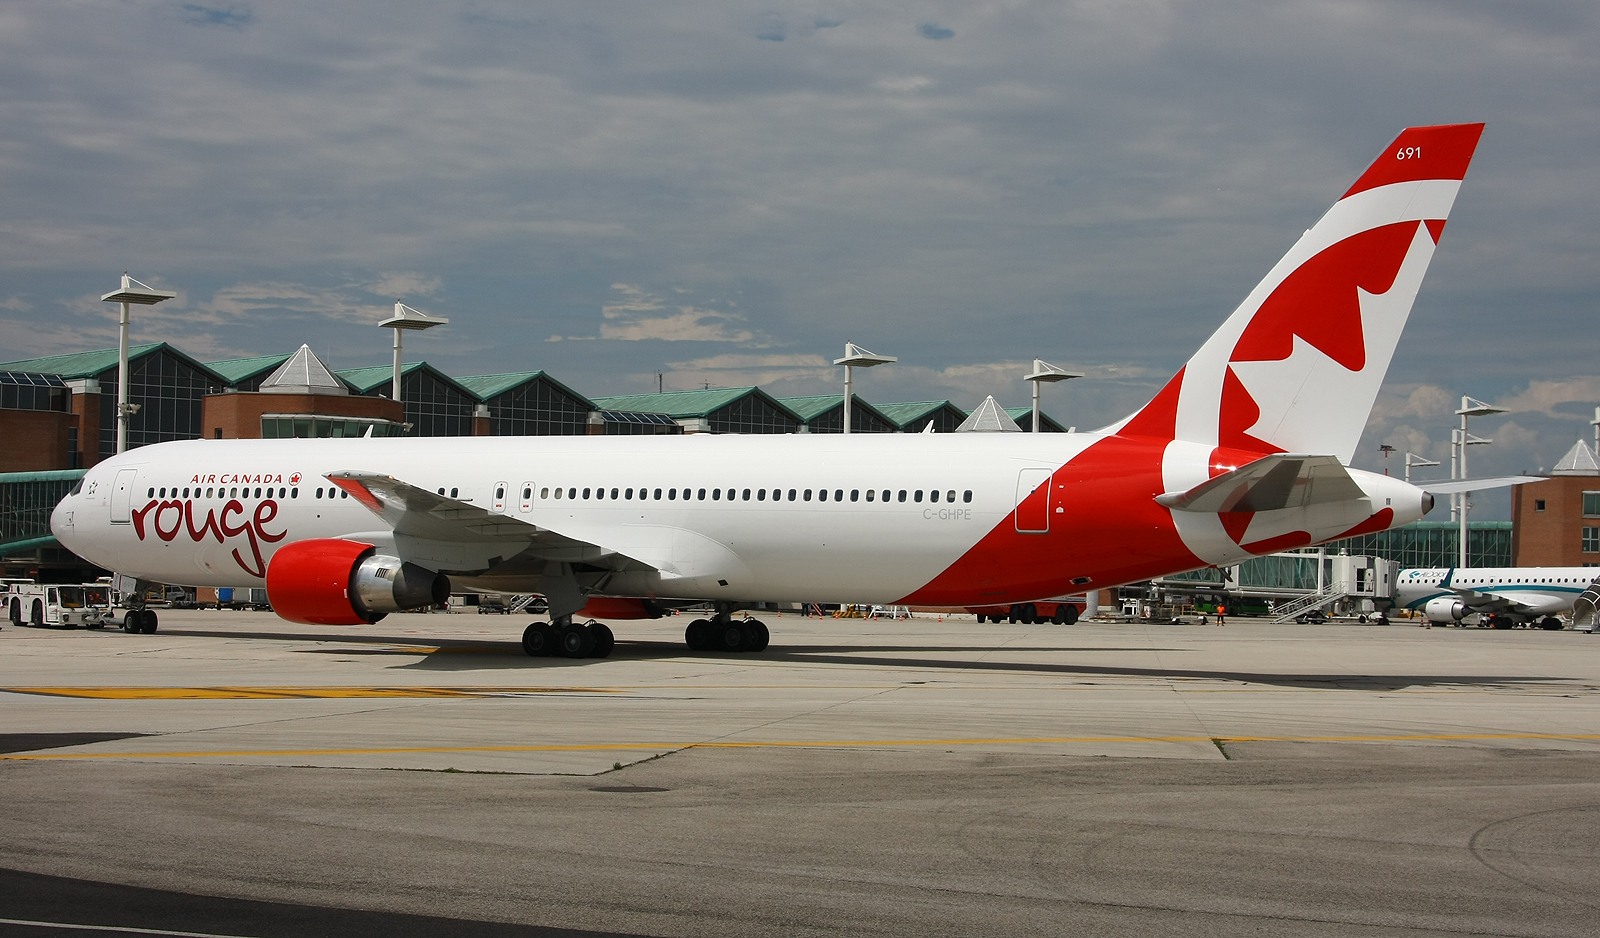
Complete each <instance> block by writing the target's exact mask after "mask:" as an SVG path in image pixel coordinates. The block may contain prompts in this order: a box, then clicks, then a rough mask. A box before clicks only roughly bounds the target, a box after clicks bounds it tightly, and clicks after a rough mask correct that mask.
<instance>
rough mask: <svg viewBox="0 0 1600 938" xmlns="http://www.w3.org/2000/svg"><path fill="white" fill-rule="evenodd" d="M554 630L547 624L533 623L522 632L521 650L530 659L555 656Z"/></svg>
mask: <svg viewBox="0 0 1600 938" xmlns="http://www.w3.org/2000/svg"><path fill="white" fill-rule="evenodd" d="M555 648H556V630H555V629H554V628H552V627H551V626H550V623H548V622H535V623H533V624H532V625H530V626H528V627H527V628H525V629H523V630H522V650H523V651H525V652H527V653H528V657H530V658H543V657H545V656H547V655H553V654H555Z"/></svg>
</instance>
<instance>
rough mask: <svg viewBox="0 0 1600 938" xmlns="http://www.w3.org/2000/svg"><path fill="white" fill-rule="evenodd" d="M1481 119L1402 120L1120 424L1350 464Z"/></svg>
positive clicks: (1127, 429)
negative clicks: (1344, 188) (1357, 174)
mask: <svg viewBox="0 0 1600 938" xmlns="http://www.w3.org/2000/svg"><path fill="white" fill-rule="evenodd" d="M1482 132H1483V125H1482V124H1453V125H1448V126H1440V127H1412V128H1410V129H1407V130H1405V131H1404V132H1402V133H1401V134H1400V136H1399V137H1397V138H1396V139H1395V141H1394V142H1393V143H1392V144H1390V145H1389V146H1388V147H1386V148H1385V149H1384V151H1383V153H1382V154H1380V155H1379V157H1378V158H1377V160H1375V161H1374V162H1373V164H1372V166H1371V167H1369V168H1368V169H1367V171H1366V172H1365V173H1363V174H1362V176H1361V178H1360V179H1358V180H1357V181H1356V183H1355V185H1353V186H1351V187H1350V190H1349V191H1348V192H1346V193H1345V194H1344V195H1343V196H1342V197H1341V198H1340V199H1339V201H1338V202H1336V203H1334V205H1333V208H1331V209H1329V210H1328V213H1327V214H1326V215H1324V216H1323V217H1322V220H1321V221H1319V222H1317V224H1316V225H1315V226H1314V227H1312V228H1311V230H1309V231H1307V232H1306V233H1305V235H1304V236H1302V237H1301V238H1300V240H1299V241H1298V242H1297V243H1296V244H1295V245H1294V247H1293V248H1291V249H1290V250H1289V252H1288V254H1286V255H1284V257H1283V259H1282V260H1280V261H1279V262H1278V263H1277V265H1276V266H1274V267H1273V269H1272V271H1271V272H1270V273H1268V274H1267V276H1266V278H1265V279H1263V280H1262V281H1261V283H1259V284H1257V285H1256V287H1255V289H1254V290H1252V291H1250V295H1249V296H1248V297H1247V298H1246V299H1245V301H1244V302H1243V303H1241V304H1240V305H1239V307H1238V308H1237V309H1235V310H1234V311H1233V314H1232V315H1231V316H1229V317H1228V319H1227V321H1226V322H1224V323H1223V324H1222V327H1221V328H1220V329H1218V330H1217V331H1216V332H1215V333H1214V334H1213V335H1212V336H1211V338H1210V339H1208V340H1207V341H1206V343H1205V345H1203V346H1202V347H1201V348H1200V350H1199V351H1198V352H1196V353H1195V355H1194V357H1193V358H1191V359H1189V361H1188V363H1187V364H1185V365H1184V367H1183V370H1182V371H1180V372H1179V374H1178V376H1177V377H1175V378H1174V379H1173V380H1172V382H1171V383H1170V384H1168V386H1167V387H1166V388H1165V389H1163V391H1162V392H1161V394H1159V395H1157V397H1156V398H1155V400H1153V401H1151V402H1150V404H1148V405H1146V407H1145V408H1144V409H1143V410H1141V411H1140V412H1139V413H1138V414H1135V415H1134V416H1132V417H1130V418H1129V419H1128V420H1126V421H1124V422H1123V423H1122V424H1120V425H1116V426H1114V427H1113V428H1112V429H1116V430H1117V431H1118V432H1120V433H1122V434H1128V435H1155V434H1157V433H1160V434H1165V433H1168V432H1170V434H1171V436H1170V437H1169V438H1170V439H1175V440H1182V441H1186V442H1189V443H1196V444H1200V445H1202V446H1212V447H1225V448H1228V449H1231V450H1242V451H1246V452H1254V453H1273V452H1295V453H1316V454H1323V455H1332V456H1337V457H1339V459H1340V460H1341V461H1343V462H1345V463H1348V462H1349V461H1350V458H1351V457H1352V456H1353V455H1354V453H1355V448H1356V444H1357V443H1358V442H1359V441H1360V438H1361V431H1362V429H1363V428H1364V427H1365V426H1366V422H1367V416H1368V415H1369V414H1370V413H1371V411H1372V403H1373V401H1374V400H1375V399H1376V398H1377V394H1378V388H1379V386H1380V385H1381V384H1382V383H1383V378H1384V375H1385V373H1386V372H1387V371H1388V370H1389V361H1390V359H1391V358H1392V357H1393V356H1394V349H1395V345H1396V344H1397V343H1398V342H1399V340H1400V332H1401V330H1402V329H1403V328H1404V327H1405V322H1406V318H1407V317H1408V316H1409V315H1410V313H1411V304H1412V301H1413V300H1414V299H1415V298H1416V295H1417V290H1418V289H1419V288H1420V287H1421V285H1422V277H1423V274H1424V273H1426V272H1427V268H1428V263H1429V261H1431V260H1432V259H1433V251H1434V247H1435V245H1436V244H1437V243H1438V240H1439V235H1440V233H1441V232H1442V231H1443V229H1444V223H1445V219H1447V218H1448V217H1449V215H1450V208H1451V206H1452V205H1453V204H1454V202H1455V197H1456V192H1457V191H1458V190H1459V189H1460V187H1461V180H1462V179H1463V178H1464V177H1465V175H1466V171H1467V165H1468V164H1469V163H1470V162H1471V161H1472V154H1473V152H1474V150H1475V149H1476V148H1477V145H1478V138H1479V136H1480V135H1481V134H1482Z"/></svg>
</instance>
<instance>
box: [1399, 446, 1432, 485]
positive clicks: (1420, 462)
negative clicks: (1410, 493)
mask: <svg viewBox="0 0 1600 938" xmlns="http://www.w3.org/2000/svg"><path fill="white" fill-rule="evenodd" d="M1437 465H1439V460H1437V459H1423V458H1422V457H1421V456H1418V455H1417V454H1416V453H1407V454H1406V482H1407V483H1409V482H1410V481H1411V467H1413V466H1437Z"/></svg>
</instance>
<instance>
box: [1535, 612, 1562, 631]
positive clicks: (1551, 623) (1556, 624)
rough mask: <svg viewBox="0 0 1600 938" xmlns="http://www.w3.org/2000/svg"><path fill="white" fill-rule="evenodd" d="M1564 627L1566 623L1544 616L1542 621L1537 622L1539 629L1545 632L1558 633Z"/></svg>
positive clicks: (1553, 617)
mask: <svg viewBox="0 0 1600 938" xmlns="http://www.w3.org/2000/svg"><path fill="white" fill-rule="evenodd" d="M1566 627H1567V626H1566V623H1564V622H1562V621H1561V620H1560V619H1558V618H1556V617H1555V616H1545V617H1544V619H1543V620H1541V621H1540V622H1539V628H1541V629H1544V630H1545V631H1546V632H1559V631H1561V630H1562V629H1564V628H1566Z"/></svg>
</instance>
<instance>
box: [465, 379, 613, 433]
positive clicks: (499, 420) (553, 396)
mask: <svg viewBox="0 0 1600 938" xmlns="http://www.w3.org/2000/svg"><path fill="white" fill-rule="evenodd" d="M488 404H489V434H490V435H491V436H582V435H583V434H585V433H588V432H589V405H587V404H585V403H584V402H582V401H580V400H578V399H577V398H575V397H573V396H572V395H570V394H567V393H565V392H564V391H562V390H561V389H560V388H558V387H556V386H555V384H553V383H552V382H550V381H547V380H545V379H544V378H543V377H539V378H535V379H533V380H532V381H529V382H527V383H526V384H521V385H518V386H517V387H514V388H512V389H511V390H509V391H506V392H504V393H502V394H496V395H495V396H494V397H491V398H489V402H488Z"/></svg>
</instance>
